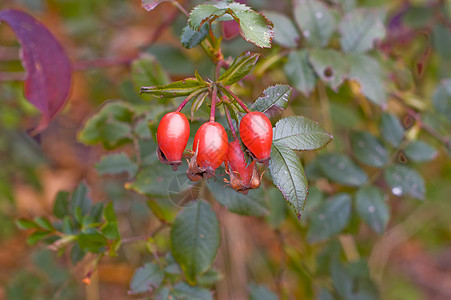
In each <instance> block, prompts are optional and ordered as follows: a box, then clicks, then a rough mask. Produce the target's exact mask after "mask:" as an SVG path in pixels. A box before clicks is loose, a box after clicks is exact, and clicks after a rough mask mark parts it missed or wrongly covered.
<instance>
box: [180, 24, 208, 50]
mask: <svg viewBox="0 0 451 300" xmlns="http://www.w3.org/2000/svg"><path fill="white" fill-rule="evenodd" d="M208 32H209V26H208V24H204V25H203V26H202V27H201V28H200V30H197V31H196V30H193V29H191V27H190V26H189V25H186V26H185V27H184V28H183V30H182V35H181V36H180V42H181V43H182V45H183V47H185V48H186V49H191V48H194V47H196V46H197V45H199V44H200V43H201V42H202V41H203V40H204V39H205V38H206V37H207V35H208Z"/></svg>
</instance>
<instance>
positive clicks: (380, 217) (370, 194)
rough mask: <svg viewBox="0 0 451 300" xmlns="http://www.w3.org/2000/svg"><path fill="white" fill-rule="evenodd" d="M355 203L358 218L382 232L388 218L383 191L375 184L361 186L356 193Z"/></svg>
mask: <svg viewBox="0 0 451 300" xmlns="http://www.w3.org/2000/svg"><path fill="white" fill-rule="evenodd" d="M355 204H356V210H357V213H358V214H359V216H360V218H362V220H363V221H365V223H367V224H368V226H370V227H371V228H372V229H373V230H374V231H376V232H377V233H379V234H382V233H383V232H384V231H385V228H386V227H387V223H388V220H389V218H390V213H389V210H388V206H387V204H386V203H385V201H384V193H383V192H382V191H381V190H380V189H379V188H377V187H375V186H366V187H362V188H361V189H359V190H358V191H357V193H356V202H355Z"/></svg>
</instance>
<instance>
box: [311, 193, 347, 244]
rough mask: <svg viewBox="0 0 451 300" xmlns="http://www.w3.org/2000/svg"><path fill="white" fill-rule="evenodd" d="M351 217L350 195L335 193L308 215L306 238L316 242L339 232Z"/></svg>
mask: <svg viewBox="0 0 451 300" xmlns="http://www.w3.org/2000/svg"><path fill="white" fill-rule="evenodd" d="M350 218H351V196H350V195H349V194H344V193H342V194H337V195H335V196H333V197H331V198H330V199H328V200H326V201H325V202H323V203H321V204H320V206H319V207H318V209H317V211H316V212H315V213H314V215H312V216H311V217H310V225H309V228H308V232H307V240H308V241H309V242H310V243H317V242H321V241H324V240H327V239H328V238H330V237H332V236H334V235H335V234H337V233H339V232H341V231H342V230H343V229H344V228H345V227H346V225H347V224H348V223H349V220H350Z"/></svg>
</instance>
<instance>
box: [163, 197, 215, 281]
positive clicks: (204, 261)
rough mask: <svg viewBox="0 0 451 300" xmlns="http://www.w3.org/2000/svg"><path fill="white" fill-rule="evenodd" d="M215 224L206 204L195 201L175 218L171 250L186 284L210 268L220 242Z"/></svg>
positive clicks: (208, 205)
mask: <svg viewBox="0 0 451 300" xmlns="http://www.w3.org/2000/svg"><path fill="white" fill-rule="evenodd" d="M220 239H221V238H220V232H219V223H218V219H217V218H216V214H215V213H214V212H213V210H212V209H211V207H210V204H208V203H207V202H204V201H202V200H199V201H198V202H197V203H195V204H193V205H192V206H189V207H186V208H184V209H183V211H182V212H181V213H180V214H179V215H178V216H177V218H176V219H175V221H174V225H173V226H172V229H171V251H172V254H173V255H174V258H175V260H176V261H177V262H178V263H179V264H180V267H181V268H182V270H183V272H184V273H185V276H186V278H187V280H188V282H190V283H195V282H196V276H197V275H201V274H203V273H205V272H206V271H207V270H208V269H209V268H210V267H211V265H212V263H213V260H214V258H215V257H216V253H217V251H218V247H219V242H220Z"/></svg>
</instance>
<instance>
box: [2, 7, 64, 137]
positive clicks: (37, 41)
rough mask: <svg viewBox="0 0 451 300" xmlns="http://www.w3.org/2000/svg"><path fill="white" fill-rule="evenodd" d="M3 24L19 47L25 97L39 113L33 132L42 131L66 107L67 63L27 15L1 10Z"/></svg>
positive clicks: (60, 50) (44, 31)
mask: <svg viewBox="0 0 451 300" xmlns="http://www.w3.org/2000/svg"><path fill="white" fill-rule="evenodd" d="M2 21H3V22H5V23H7V24H8V25H9V26H10V27H11V28H12V30H13V31H14V32H15V34H16V35H17V38H18V40H19V42H20V44H21V46H22V49H21V59H22V64H23V66H24V68H25V70H26V72H27V77H26V79H25V97H26V98H27V99H28V101H30V102H31V103H32V104H33V105H34V106H36V108H38V109H39V110H40V111H41V113H42V117H41V121H40V124H39V125H38V127H37V128H35V130H34V132H35V133H37V132H39V131H42V130H44V129H45V128H46V127H47V126H48V124H49V123H50V121H51V120H52V119H53V118H54V117H55V115H56V114H57V113H58V112H59V111H60V110H61V108H62V107H63V106H64V104H65V103H66V100H67V97H68V95H69V90H70V85H71V78H72V73H71V63H70V61H69V58H68V57H67V55H66V53H65V52H64V50H63V48H62V47H61V45H60V43H59V42H58V41H57V40H56V39H55V37H54V36H53V35H52V34H51V33H50V32H49V31H48V29H47V28H46V27H45V26H44V25H43V24H41V23H40V22H39V21H37V20H36V19H35V18H33V17H32V16H30V15H29V14H27V13H25V12H22V11H18V10H14V9H5V10H2V11H0V22H2Z"/></svg>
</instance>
